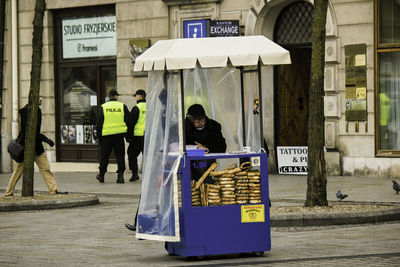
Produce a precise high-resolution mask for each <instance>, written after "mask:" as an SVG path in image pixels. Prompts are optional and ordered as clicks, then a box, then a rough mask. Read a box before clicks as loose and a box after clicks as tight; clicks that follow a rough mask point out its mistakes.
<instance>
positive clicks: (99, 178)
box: [96, 174, 104, 183]
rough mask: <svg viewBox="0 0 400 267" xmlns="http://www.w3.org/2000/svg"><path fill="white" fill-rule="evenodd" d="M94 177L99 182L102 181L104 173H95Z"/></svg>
mask: <svg viewBox="0 0 400 267" xmlns="http://www.w3.org/2000/svg"><path fill="white" fill-rule="evenodd" d="M96 179H97V180H98V181H99V182H100V183H104V174H97V175H96Z"/></svg>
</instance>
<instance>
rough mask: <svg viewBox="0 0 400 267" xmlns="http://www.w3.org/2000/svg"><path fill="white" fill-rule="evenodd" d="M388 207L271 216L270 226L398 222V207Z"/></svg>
mask: <svg viewBox="0 0 400 267" xmlns="http://www.w3.org/2000/svg"><path fill="white" fill-rule="evenodd" d="M363 204H372V203H363ZM375 204H376V203H375ZM390 206H393V208H392V209H385V210H376V211H364V212H353V213H332V214H290V215H271V218H270V225H271V227H296V226H304V227H306V226H327V225H344V224H364V223H381V222H388V221H399V220H400V206H399V205H390Z"/></svg>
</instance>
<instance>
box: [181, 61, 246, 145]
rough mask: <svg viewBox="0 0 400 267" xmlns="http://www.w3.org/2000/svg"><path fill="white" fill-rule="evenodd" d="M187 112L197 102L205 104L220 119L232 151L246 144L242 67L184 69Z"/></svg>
mask: <svg viewBox="0 0 400 267" xmlns="http://www.w3.org/2000/svg"><path fill="white" fill-rule="evenodd" d="M183 73H184V102H185V114H186V113H187V110H188V108H189V107H190V106H191V105H193V104H201V105H202V106H203V107H204V109H205V111H206V114H207V117H209V118H210V119H213V120H215V121H217V122H219V123H220V124H221V126H222V135H223V136H224V137H225V140H226V144H227V152H228V151H237V150H239V149H241V147H242V146H243V134H242V117H241V112H242V111H241V110H242V107H241V95H240V70H238V69H236V68H215V69H201V68H197V67H196V68H195V69H193V70H184V72H183Z"/></svg>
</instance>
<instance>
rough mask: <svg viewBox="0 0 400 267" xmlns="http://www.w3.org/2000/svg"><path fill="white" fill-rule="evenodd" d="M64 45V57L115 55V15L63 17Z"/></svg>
mask: <svg viewBox="0 0 400 267" xmlns="http://www.w3.org/2000/svg"><path fill="white" fill-rule="evenodd" d="M62 46H63V47H62V49H63V58H83V57H104V56H115V55H116V54H117V25H116V19H115V16H105V17H91V18H80V19H63V21H62Z"/></svg>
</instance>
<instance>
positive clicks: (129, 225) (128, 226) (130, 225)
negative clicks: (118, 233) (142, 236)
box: [125, 223, 136, 232]
mask: <svg viewBox="0 0 400 267" xmlns="http://www.w3.org/2000/svg"><path fill="white" fill-rule="evenodd" d="M125 227H126V228H128V230H130V231H134V232H136V226H134V225H132V224H129V223H126V224H125Z"/></svg>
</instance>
